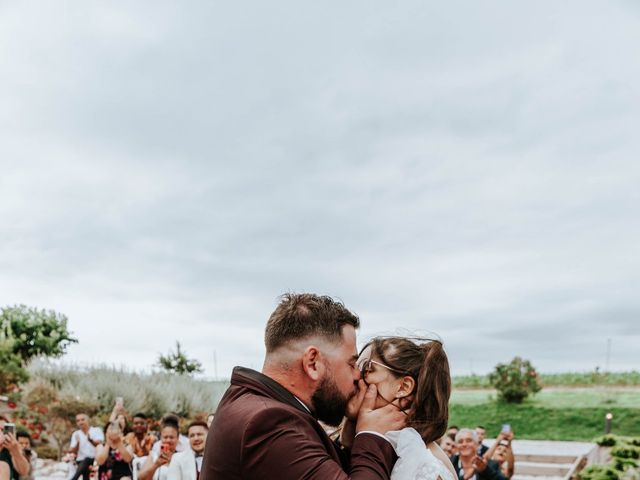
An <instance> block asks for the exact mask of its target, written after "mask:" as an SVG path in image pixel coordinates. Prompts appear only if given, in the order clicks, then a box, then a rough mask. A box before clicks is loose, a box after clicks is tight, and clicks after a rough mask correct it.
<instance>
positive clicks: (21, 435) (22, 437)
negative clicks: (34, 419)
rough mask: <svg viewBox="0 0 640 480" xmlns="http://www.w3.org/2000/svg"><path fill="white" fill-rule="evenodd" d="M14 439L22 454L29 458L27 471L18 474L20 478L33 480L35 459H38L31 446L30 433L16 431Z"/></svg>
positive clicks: (21, 479)
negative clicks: (24, 473)
mask: <svg viewBox="0 0 640 480" xmlns="http://www.w3.org/2000/svg"><path fill="white" fill-rule="evenodd" d="M16 440H18V443H19V444H20V448H22V454H23V455H24V457H25V458H26V459H27V460H29V467H30V468H29V473H28V474H26V475H20V480H34V478H35V476H34V474H33V472H34V471H35V469H36V460H37V459H38V454H37V453H36V451H35V450H33V449H32V447H31V435H29V434H28V433H27V432H18V433H16Z"/></svg>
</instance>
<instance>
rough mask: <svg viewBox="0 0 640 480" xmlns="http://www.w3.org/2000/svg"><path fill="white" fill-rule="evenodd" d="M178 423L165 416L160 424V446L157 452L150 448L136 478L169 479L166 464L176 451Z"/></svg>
mask: <svg viewBox="0 0 640 480" xmlns="http://www.w3.org/2000/svg"><path fill="white" fill-rule="evenodd" d="M179 433H180V432H179V427H178V423H177V422H176V421H175V420H174V419H171V418H165V419H164V420H163V423H162V424H161V426H160V442H161V446H160V449H159V451H158V452H155V451H154V450H151V453H150V454H149V455H148V456H147V460H146V461H145V463H144V465H143V466H142V470H140V473H139V474H138V480H169V479H170V478H171V477H169V475H168V470H169V468H168V465H169V463H170V462H171V458H172V457H173V454H174V453H175V452H176V447H177V445H178V438H179Z"/></svg>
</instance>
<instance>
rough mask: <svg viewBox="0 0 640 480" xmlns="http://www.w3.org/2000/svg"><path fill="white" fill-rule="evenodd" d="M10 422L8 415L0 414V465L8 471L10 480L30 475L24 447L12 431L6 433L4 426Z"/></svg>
mask: <svg viewBox="0 0 640 480" xmlns="http://www.w3.org/2000/svg"><path fill="white" fill-rule="evenodd" d="M7 423H9V419H7V417H5V416H3V415H0V465H6V467H5V466H3V467H2V469H3V470H4V471H8V472H9V474H8V478H9V479H10V480H18V477H19V476H21V475H28V474H29V468H30V467H31V465H30V464H29V460H27V458H26V457H25V456H24V455H23V453H22V448H21V447H20V444H19V443H18V441H17V440H16V437H15V436H14V435H13V434H12V433H7V434H5V433H4V426H5V425H6V424H7Z"/></svg>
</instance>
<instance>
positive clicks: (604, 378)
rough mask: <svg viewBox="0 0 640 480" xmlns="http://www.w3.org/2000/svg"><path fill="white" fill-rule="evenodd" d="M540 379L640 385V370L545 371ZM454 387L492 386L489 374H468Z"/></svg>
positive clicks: (567, 384) (560, 382)
mask: <svg viewBox="0 0 640 480" xmlns="http://www.w3.org/2000/svg"><path fill="white" fill-rule="evenodd" d="M540 380H541V381H542V384H543V385H544V386H546V387H553V386H565V387H580V386H592V385H618V386H636V387H640V372H638V371H631V372H610V373H599V372H598V373H596V372H585V373H550V374H549V373H543V374H540ZM453 386H454V388H491V384H490V383H489V378H488V377H487V375H467V376H459V377H453Z"/></svg>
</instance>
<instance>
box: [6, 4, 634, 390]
mask: <svg viewBox="0 0 640 480" xmlns="http://www.w3.org/2000/svg"><path fill="white" fill-rule="evenodd" d="M638 45H640V5H639V4H638V3H637V2H634V1H631V0H628V1H615V0H612V1H609V2H598V1H588V0H587V1H585V0H580V1H567V2H553V1H541V2H512V1H508V0H504V1H486V2H461V1H456V0H453V1H449V2H434V1H424V0H421V1H413V0H409V1H406V2H401V3H400V4H397V3H396V4H394V3H390V2H382V1H367V2H362V1H354V2H337V1H327V2H309V1H298V0H296V1H292V0H291V1H289V0H283V1H281V2H275V3H274V2H211V1H196V0H194V1H192V2H187V3H185V2H177V1H161V0H154V1H153V2H152V1H140V2H124V1H113V2H85V1H67V2H35V1H29V0H9V1H3V2H1V3H0V65H1V67H0V71H1V72H2V75H0V106H1V107H0V218H2V224H1V226H0V305H14V304H26V305H29V306H35V307H39V308H46V309H53V310H55V311H57V312H60V313H62V314H64V315H66V316H67V317H68V319H69V329H70V330H71V331H72V332H73V333H74V335H75V336H76V337H77V338H78V339H79V343H78V344H77V345H73V346H71V347H70V348H69V350H68V354H67V355H66V356H65V357H64V361H65V362H68V363H75V364H78V365H89V364H93V363H106V364H112V365H122V366H126V367H127V368H130V369H135V370H145V371H146V370H149V369H151V368H152V366H153V364H154V363H155V361H156V359H157V357H158V355H159V354H160V353H164V352H167V351H168V350H169V349H171V348H173V346H174V343H175V341H176V340H178V341H180V342H181V343H182V346H183V348H184V349H185V350H186V352H187V354H188V355H189V356H190V357H193V358H196V359H198V360H200V361H201V362H202V364H203V366H204V368H205V372H204V375H205V376H207V377H215V378H228V377H229V375H230V372H231V369H232V367H233V366H234V365H244V366H249V367H253V368H257V369H259V368H260V367H261V365H262V359H263V355H264V347H263V341H262V337H263V330H264V325H265V323H266V320H267V319H268V317H269V315H270V313H271V312H272V311H273V309H274V308H275V306H276V304H277V298H278V296H279V295H280V294H282V293H284V292H288V291H292V292H315V293H321V294H328V295H331V296H333V297H336V298H339V299H341V300H342V301H343V302H344V303H345V305H346V306H347V307H348V308H350V309H351V310H352V311H354V312H356V313H357V314H358V315H359V317H360V319H361V322H362V328H361V329H360V332H359V334H360V337H361V339H363V340H364V339H366V338H368V337H371V336H372V335H376V334H387V333H395V332H418V333H425V332H427V333H429V334H432V333H435V334H437V335H438V336H439V337H440V338H442V339H443V341H444V345H445V348H446V350H447V352H448V354H449V361H450V365H451V370H452V373H454V374H456V375H464V374H469V373H477V374H483V373H487V372H489V371H490V370H491V369H492V368H493V366H494V365H496V364H497V363H499V362H507V361H509V360H511V358H513V357H514V356H516V355H519V356H522V357H525V358H527V359H529V360H531V361H532V363H533V364H534V366H536V367H537V368H538V369H539V370H540V371H542V372H565V371H590V370H593V369H594V368H596V367H599V368H600V369H606V368H607V367H608V368H609V369H610V370H616V371H621V370H631V369H636V370H637V369H639V368H640V348H638V345H640V327H639V325H640V295H639V294H638V291H639V287H640V216H639V215H638V207H639V206H640V189H639V188H638V185H639V184H640V162H639V161H638V159H639V156H640V135H638V133H637V129H638V125H640V63H639V62H638V61H637V58H638ZM608 340H610V345H611V349H610V354H609V355H607V343H608Z"/></svg>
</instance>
